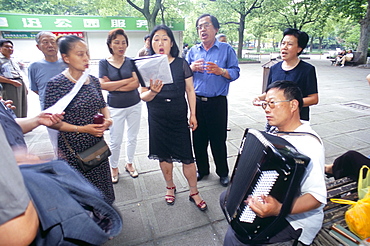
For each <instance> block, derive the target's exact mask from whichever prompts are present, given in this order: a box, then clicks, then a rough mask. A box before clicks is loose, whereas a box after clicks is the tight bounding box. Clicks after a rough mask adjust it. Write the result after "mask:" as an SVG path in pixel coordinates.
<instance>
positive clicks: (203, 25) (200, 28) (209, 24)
mask: <svg viewBox="0 0 370 246" xmlns="http://www.w3.org/2000/svg"><path fill="white" fill-rule="evenodd" d="M210 26H212V24H211V23H208V22H205V23H204V24H200V25H198V26H197V30H202V29H203V27H204V28H205V29H208V28H209V27H210Z"/></svg>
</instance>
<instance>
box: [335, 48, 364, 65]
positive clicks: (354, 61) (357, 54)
mask: <svg viewBox="0 0 370 246" xmlns="http://www.w3.org/2000/svg"><path fill="white" fill-rule="evenodd" d="M352 53H353V58H352V60H351V61H346V62H345V63H344V65H345V66H346V65H347V66H348V65H351V66H352V67H353V66H355V65H357V64H358V62H359V59H360V56H361V53H362V52H357V51H355V52H352ZM336 61H337V59H336V58H334V59H330V62H331V65H334V64H335V63H336Z"/></svg>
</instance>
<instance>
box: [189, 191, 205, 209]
mask: <svg viewBox="0 0 370 246" xmlns="http://www.w3.org/2000/svg"><path fill="white" fill-rule="evenodd" d="M198 194H199V191H198V192H197V193H194V194H191V195H190V196H189V201H191V202H194V204H195V205H196V206H197V207H198V208H199V210H200V211H206V210H207V203H206V202H205V201H204V200H202V201H200V203H198V204H197V203H196V202H195V200H194V198H193V196H196V195H198ZM204 205H205V206H204ZM203 206H204V207H203Z"/></svg>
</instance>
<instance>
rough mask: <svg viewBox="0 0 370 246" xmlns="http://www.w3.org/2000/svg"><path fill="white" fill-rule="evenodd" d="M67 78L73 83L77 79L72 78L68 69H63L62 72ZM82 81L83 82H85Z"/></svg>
mask: <svg viewBox="0 0 370 246" xmlns="http://www.w3.org/2000/svg"><path fill="white" fill-rule="evenodd" d="M64 75H65V76H66V77H67V78H68V79H69V80H71V81H72V82H74V83H77V79H75V78H73V76H72V75H71V73H70V72H69V69H66V70H65V74H64ZM86 82H87V79H86V81H85V83H86ZM85 83H84V84H85Z"/></svg>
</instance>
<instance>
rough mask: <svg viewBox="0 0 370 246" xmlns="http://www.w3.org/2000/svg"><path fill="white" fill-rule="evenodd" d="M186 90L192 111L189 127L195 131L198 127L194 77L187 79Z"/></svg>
mask: <svg viewBox="0 0 370 246" xmlns="http://www.w3.org/2000/svg"><path fill="white" fill-rule="evenodd" d="M185 86H186V87H185V90H186V96H187V98H188V104H189V109H190V118H189V127H190V128H191V130H192V131H195V129H197V127H198V122H197V118H196V116H195V104H196V98H195V91H194V85H193V77H190V78H187V79H185Z"/></svg>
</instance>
